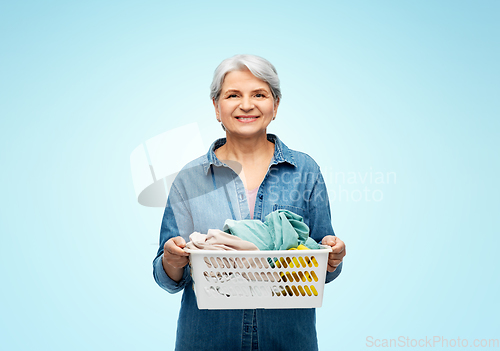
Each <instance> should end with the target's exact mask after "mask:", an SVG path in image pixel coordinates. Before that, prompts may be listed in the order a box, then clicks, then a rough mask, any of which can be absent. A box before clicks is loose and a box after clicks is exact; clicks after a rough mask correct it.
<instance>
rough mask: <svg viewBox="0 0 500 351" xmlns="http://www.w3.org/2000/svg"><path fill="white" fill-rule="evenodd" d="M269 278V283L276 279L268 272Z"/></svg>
mask: <svg viewBox="0 0 500 351" xmlns="http://www.w3.org/2000/svg"><path fill="white" fill-rule="evenodd" d="M267 277H268V278H269V281H271V282H274V277H273V275H272V274H271V272H267Z"/></svg>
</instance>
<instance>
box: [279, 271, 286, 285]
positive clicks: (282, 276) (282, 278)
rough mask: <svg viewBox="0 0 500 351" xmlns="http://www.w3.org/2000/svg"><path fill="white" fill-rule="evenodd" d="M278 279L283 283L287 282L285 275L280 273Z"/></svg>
mask: <svg viewBox="0 0 500 351" xmlns="http://www.w3.org/2000/svg"><path fill="white" fill-rule="evenodd" d="M280 277H281V280H283V281H284V282H285V283H286V282H287V281H288V280H287V279H286V276H285V273H283V272H280Z"/></svg>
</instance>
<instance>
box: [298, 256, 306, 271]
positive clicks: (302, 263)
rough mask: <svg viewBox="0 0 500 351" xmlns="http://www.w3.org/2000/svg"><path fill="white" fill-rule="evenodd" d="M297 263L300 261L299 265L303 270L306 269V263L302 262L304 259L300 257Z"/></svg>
mask: <svg viewBox="0 0 500 351" xmlns="http://www.w3.org/2000/svg"><path fill="white" fill-rule="evenodd" d="M299 261H300V264H301V265H302V267H303V268H305V267H306V263H305V262H304V259H303V258H302V257H300V256H299Z"/></svg>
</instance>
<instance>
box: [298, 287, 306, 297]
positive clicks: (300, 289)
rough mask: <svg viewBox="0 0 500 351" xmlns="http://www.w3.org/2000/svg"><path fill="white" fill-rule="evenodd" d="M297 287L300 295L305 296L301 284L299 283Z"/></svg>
mask: <svg viewBox="0 0 500 351" xmlns="http://www.w3.org/2000/svg"><path fill="white" fill-rule="evenodd" d="M297 288H298V289H299V291H300V295H302V296H306V292H305V291H304V288H303V287H302V286H300V285H299V286H297Z"/></svg>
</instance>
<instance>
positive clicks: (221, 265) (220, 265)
mask: <svg viewBox="0 0 500 351" xmlns="http://www.w3.org/2000/svg"><path fill="white" fill-rule="evenodd" d="M217 263H218V264H219V267H220V268H224V262H222V259H221V258H220V257H217Z"/></svg>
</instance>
